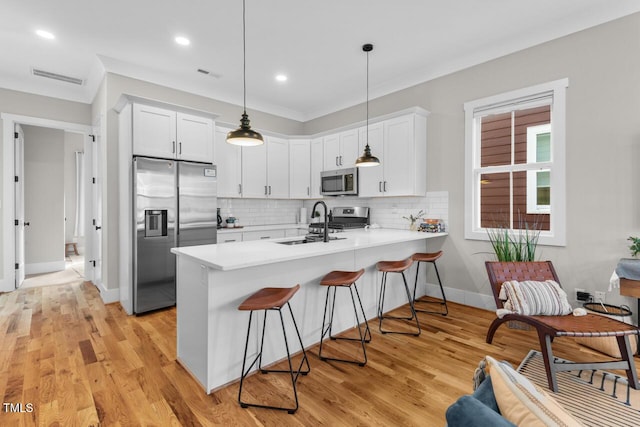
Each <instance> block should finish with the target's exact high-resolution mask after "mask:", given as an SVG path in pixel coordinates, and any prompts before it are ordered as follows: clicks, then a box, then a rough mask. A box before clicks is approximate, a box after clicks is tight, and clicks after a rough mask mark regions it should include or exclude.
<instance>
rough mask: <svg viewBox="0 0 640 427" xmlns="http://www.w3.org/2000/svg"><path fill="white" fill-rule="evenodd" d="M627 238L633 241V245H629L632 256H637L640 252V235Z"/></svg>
mask: <svg viewBox="0 0 640 427" xmlns="http://www.w3.org/2000/svg"><path fill="white" fill-rule="evenodd" d="M627 240H628V241H630V242H631V246H629V250H630V251H631V256H632V257H634V258H635V257H637V256H638V253H640V237H633V236H630V237H629V238H628V239H627Z"/></svg>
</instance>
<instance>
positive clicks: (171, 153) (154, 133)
mask: <svg viewBox="0 0 640 427" xmlns="http://www.w3.org/2000/svg"><path fill="white" fill-rule="evenodd" d="M133 154H134V155H141V156H151V157H160V158H165V159H178V160H192V161H197V162H213V120H212V119H210V118H208V117H201V116H195V115H192V114H186V113H181V112H176V111H173V110H170V109H166V108H161V107H156V106H151V105H145V104H138V103H135V104H134V105H133Z"/></svg>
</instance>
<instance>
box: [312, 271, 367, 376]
mask: <svg viewBox="0 0 640 427" xmlns="http://www.w3.org/2000/svg"><path fill="white" fill-rule="evenodd" d="M363 274H364V268H361V269H360V270H358V271H332V272H330V273H329V274H327V275H326V276H324V277H323V278H322V280H321V281H320V285H321V286H326V287H327V296H326V298H325V300H324V316H323V317H322V334H321V335H320V351H319V352H318V356H319V357H320V360H335V361H338V362H347V363H357V364H358V365H360V366H364V365H365V364H366V363H367V350H366V348H365V344H366V343H368V342H370V341H371V331H370V330H369V322H367V316H366V314H365V312H364V308H363V307H362V300H361V299H360V294H359V293H358V287H357V286H356V281H357V280H358V279H359V278H360V276H362V275H363ZM352 286H353V288H352ZM337 288H348V289H349V293H350V294H351V302H352V303H353V312H354V314H355V316H356V328H358V334H359V335H360V338H350V337H335V336H333V335H332V334H331V329H332V327H333V314H334V311H335V307H336V289H337ZM332 289H333V299H332V302H331V314H330V316H329V324H328V325H327V327H326V328H325V325H326V324H327V322H326V320H327V309H328V308H329V307H328V306H329V292H330V291H331V290H332ZM353 290H355V291H356V292H355V296H356V297H358V304H359V305H360V313H361V314H362V318H363V319H364V327H363V326H362V325H361V324H360V318H359V317H358V308H357V306H356V299H355V297H354V295H353ZM363 329H364V331H363ZM327 334H329V338H330V339H332V340H347V341H360V343H361V345H362V360H351V359H337V358H334V357H326V356H323V355H322V343H323V340H324V337H325V336H326V335H327Z"/></svg>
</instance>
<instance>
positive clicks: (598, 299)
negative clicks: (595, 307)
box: [594, 291, 607, 302]
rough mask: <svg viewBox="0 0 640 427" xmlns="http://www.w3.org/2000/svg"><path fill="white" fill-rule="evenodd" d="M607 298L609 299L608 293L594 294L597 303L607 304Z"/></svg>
mask: <svg viewBox="0 0 640 427" xmlns="http://www.w3.org/2000/svg"><path fill="white" fill-rule="evenodd" d="M606 297H607V293H606V292H599V291H596V292H594V301H595V302H605V299H606Z"/></svg>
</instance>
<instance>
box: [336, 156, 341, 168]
mask: <svg viewBox="0 0 640 427" xmlns="http://www.w3.org/2000/svg"><path fill="white" fill-rule="evenodd" d="M336 166H340V165H339V164H338V156H336Z"/></svg>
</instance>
